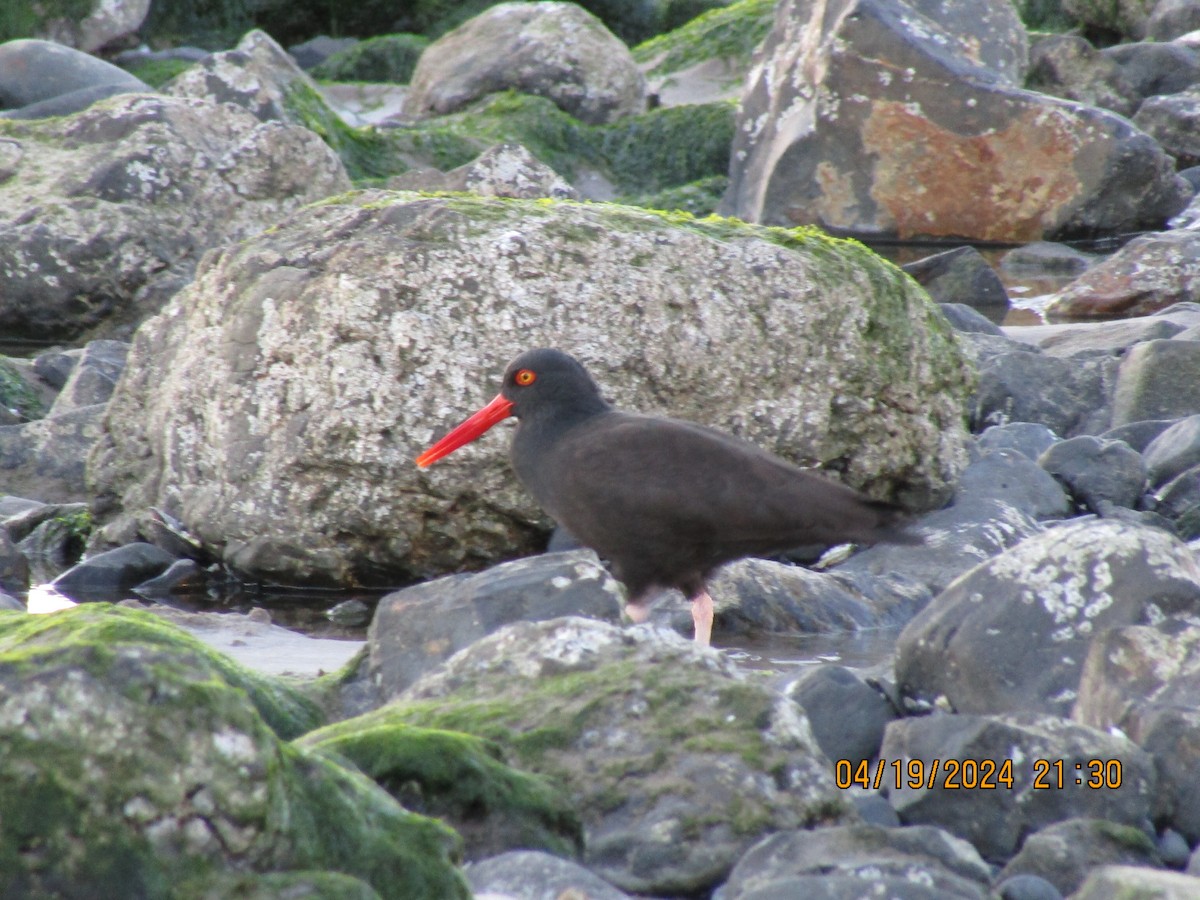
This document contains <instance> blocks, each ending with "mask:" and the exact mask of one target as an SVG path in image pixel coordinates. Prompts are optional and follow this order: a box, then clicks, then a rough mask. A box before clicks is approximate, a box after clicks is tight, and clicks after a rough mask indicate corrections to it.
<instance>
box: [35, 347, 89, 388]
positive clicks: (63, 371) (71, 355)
mask: <svg viewBox="0 0 1200 900" xmlns="http://www.w3.org/2000/svg"><path fill="white" fill-rule="evenodd" d="M82 355H83V351H82V350H80V349H73V350H61V349H58V348H55V349H53V350H47V351H46V352H45V353H39V354H38V355H37V356H35V357H34V358H33V371H34V374H35V375H37V377H38V378H40V379H42V381H44V382H46V384H48V385H49V386H50V387H52V388H53V389H54V390H56V391H61V390H62V389H63V385H65V384H66V383H67V379H68V378H70V377H71V370H72V369H74V368H75V366H76V365H77V364H78V363H79V357H80V356H82Z"/></svg>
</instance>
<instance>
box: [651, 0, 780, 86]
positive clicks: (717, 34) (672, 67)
mask: <svg viewBox="0 0 1200 900" xmlns="http://www.w3.org/2000/svg"><path fill="white" fill-rule="evenodd" d="M774 19H775V0H738V2H737V3H731V4H729V5H728V6H722V7H719V8H717V9H711V10H709V11H708V12H706V13H704V14H703V15H700V16H697V17H696V18H694V19H692V20H691V21H689V22H687V23H686V24H685V25H682V26H681V27H679V28H676V29H675V30H673V31H669V32H667V33H665V34H660V35H658V36H657V37H653V38H651V39H650V40H648V41H644V42H643V43H641V44H638V46H636V47H634V49H633V58H634V59H636V60H637V61H638V62H639V63H642V64H643V65H645V66H648V68H647V70H646V74H647V75H649V76H652V75H668V74H670V73H672V72H678V71H680V70H681V69H686V68H688V67H689V66H693V65H695V64H696V63H699V62H704V61H705V60H709V59H726V60H734V61H737V62H738V63H739V64H740V68H741V70H742V71H743V72H744V71H747V70H748V69H749V67H750V58H751V57H752V56H753V55H754V50H755V48H756V47H757V46H758V45H759V44H760V43H762V39H763V38H765V37H766V36H767V32H769V31H770V30H771V24H772V22H773V21H774Z"/></svg>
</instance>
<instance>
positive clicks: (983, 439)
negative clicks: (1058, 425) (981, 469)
mask: <svg viewBox="0 0 1200 900" xmlns="http://www.w3.org/2000/svg"><path fill="white" fill-rule="evenodd" d="M1058 440H1059V437H1058V435H1056V434H1055V433H1054V432H1053V431H1051V430H1050V429H1049V428H1047V427H1046V426H1045V425H1038V424H1036V423H1034V422H1010V423H1009V424H1007V425H992V426H991V427H989V428H985V429H984V430H983V431H982V432H981V433H980V434H979V435H978V436H977V437H976V439H975V445H976V447H978V448H979V451H980V453H981V454H987V453H988V452H989V451H998V450H1014V451H1016V452H1017V453H1020V454H1022V455H1023V456H1026V457H1028V458H1029V459H1033V460H1036V459H1037V458H1038V457H1039V456H1041V455H1042V454H1043V453H1045V452H1046V451H1047V450H1049V449H1050V447H1052V446H1053V445H1054V444H1055V442H1057V441H1058Z"/></svg>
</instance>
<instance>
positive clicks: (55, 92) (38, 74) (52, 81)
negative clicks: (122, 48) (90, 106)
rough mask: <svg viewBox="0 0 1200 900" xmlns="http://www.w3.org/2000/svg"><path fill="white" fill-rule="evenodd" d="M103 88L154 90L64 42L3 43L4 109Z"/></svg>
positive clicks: (0, 99) (0, 98)
mask: <svg viewBox="0 0 1200 900" xmlns="http://www.w3.org/2000/svg"><path fill="white" fill-rule="evenodd" d="M101 87H115V88H119V89H121V90H123V91H130V92H149V91H150V88H149V86H147V85H146V83H145V82H143V81H142V80H141V79H140V78H136V77H134V76H133V75H130V74H129V73H128V72H126V71H125V70H124V69H122V68H119V67H118V66H114V65H113V64H112V63H106V62H104V61H103V60H101V59H97V58H96V57H94V56H91V55H90V54H88V53H84V52H80V51H79V50H74V49H72V48H71V47H67V46H64V45H63V44H61V43H55V42H54V41H41V40H33V39H22V40H16V41H8V42H6V43H2V44H0V108H5V107H8V108H10V109H19V108H20V107H23V106H28V105H30V104H34V103H40V102H43V101H47V100H53V99H54V98H55V97H60V96H62V95H64V94H70V93H72V92H73V91H77V90H82V89H91V88H101ZM97 99H98V98H97Z"/></svg>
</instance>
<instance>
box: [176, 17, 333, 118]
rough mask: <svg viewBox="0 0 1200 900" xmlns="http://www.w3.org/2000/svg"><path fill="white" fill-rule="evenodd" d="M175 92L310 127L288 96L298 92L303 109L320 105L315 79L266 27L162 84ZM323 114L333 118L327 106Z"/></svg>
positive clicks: (256, 114) (261, 116)
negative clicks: (232, 47) (267, 31)
mask: <svg viewBox="0 0 1200 900" xmlns="http://www.w3.org/2000/svg"><path fill="white" fill-rule="evenodd" d="M164 90H165V91H166V93H168V94H170V95H172V96H175V97H189V98H195V99H200V100H208V101H211V102H213V103H228V104H232V105H234V106H240V107H241V108H242V109H245V110H248V111H249V112H250V113H252V114H253V115H254V117H255V118H257V119H258V120H259V121H260V122H287V123H290V124H292V125H300V126H305V127H308V126H311V125H312V124H313V123H312V122H311V120H309V119H307V118H306V117H305V116H304V115H302V114H301V113H300V112H299V111H298V109H297V105H296V103H295V101H294V100H293V98H292V95H293V94H294V93H301V94H303V100H304V103H303V106H304V107H305V108H306V109H309V110H311V109H312V108H314V107H316V108H322V107H324V101H323V100H322V99H321V97H320V93H319V92H318V91H317V84H316V82H315V81H313V80H312V78H310V77H309V76H308V75H307V74H306V73H305V72H304V70H302V69H301V68H300V67H299V66H298V65H296V62H295V61H294V60H293V59H292V58H291V57H290V56H288V54H287V51H285V50H284V49H283V48H282V47H280V46H279V44H277V43H276V42H275V40H274V39H273V38H272V37H271V36H270V35H269V34H267V33H266V32H264V31H259V30H258V29H255V30H253V31H250V32H248V33H247V34H246V35H245V37H243V38H242V39H241V40H240V41H238V45H237V47H235V48H234V49H232V50H226V51H224V52H221V53H213V54H211V55H209V56H206V57H204V59H202V60H200V61H199V62H198V63H196V64H195V65H193V66H191V67H190V68H188V69H186V70H184V71H183V72H181V73H180V74H179V75H177V76H175V78H173V79H171V81H170V82H169V83H168V84H166V85H165V86H164ZM324 112H325V114H326V115H327V116H330V117H333V118H335V116H334V114H333V113H332V112H331V111H329V110H328V109H325V110H324Z"/></svg>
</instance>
